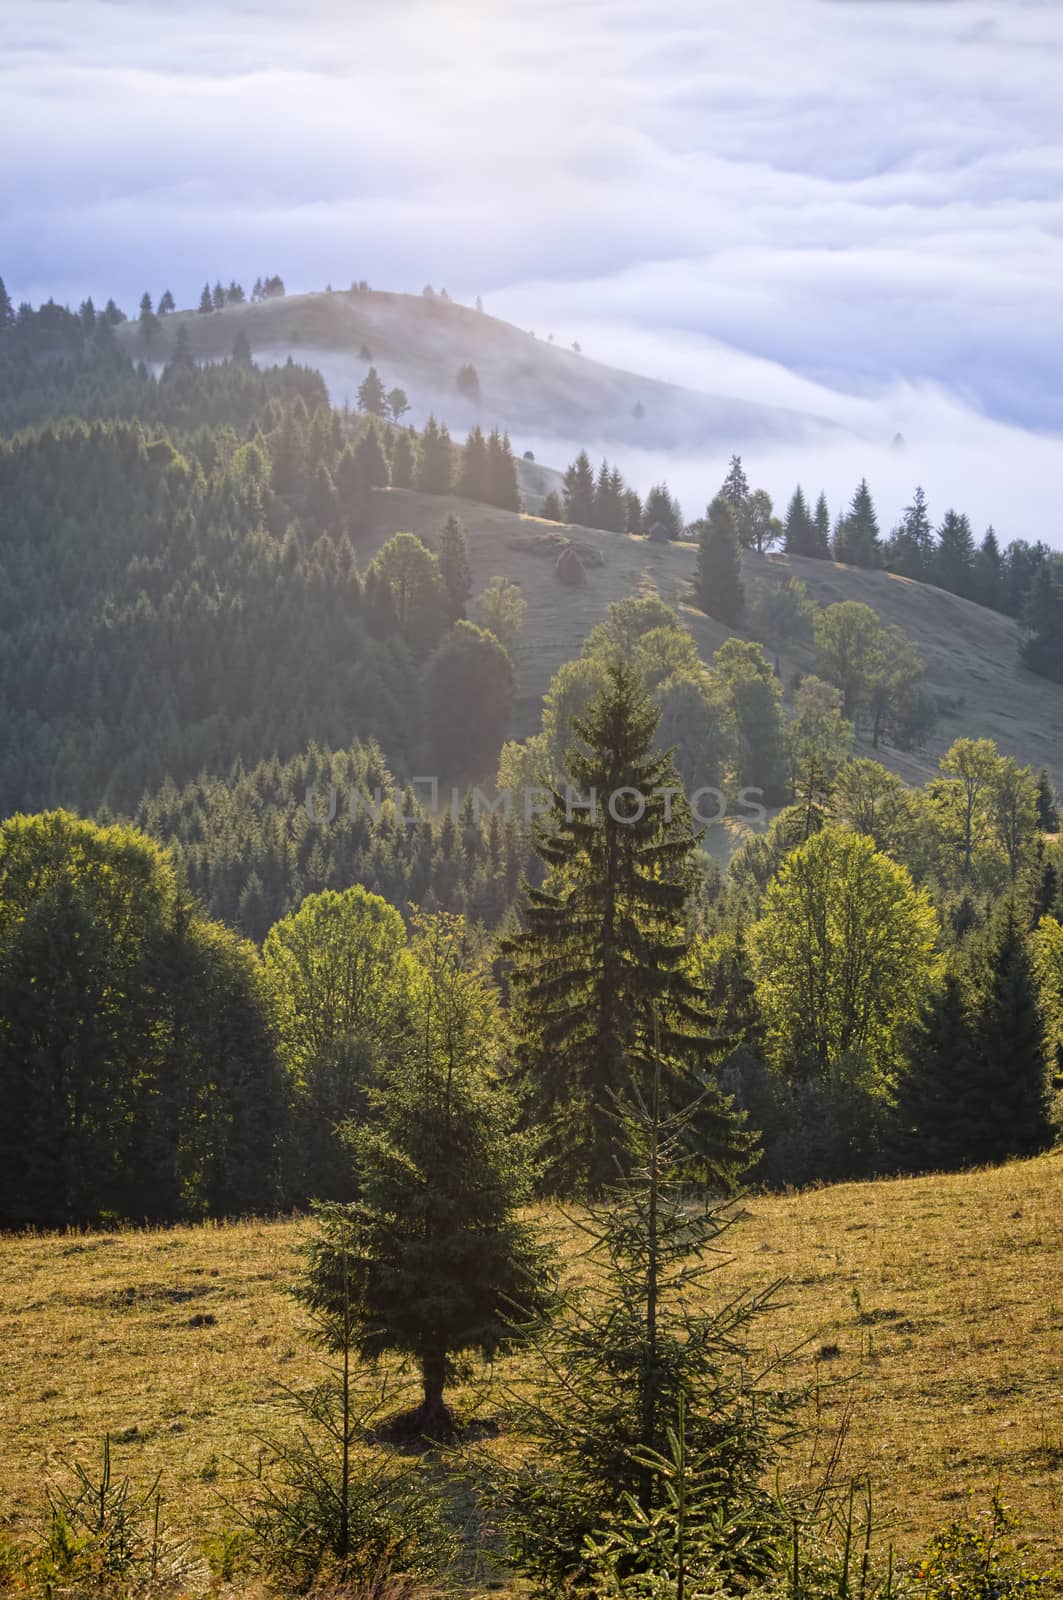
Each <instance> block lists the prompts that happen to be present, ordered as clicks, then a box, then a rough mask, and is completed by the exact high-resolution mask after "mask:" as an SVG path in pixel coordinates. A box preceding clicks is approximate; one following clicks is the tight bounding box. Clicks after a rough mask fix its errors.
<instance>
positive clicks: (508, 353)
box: [121, 290, 840, 456]
mask: <svg viewBox="0 0 1063 1600" xmlns="http://www.w3.org/2000/svg"><path fill="white" fill-rule="evenodd" d="M181 328H184V329H185V331H186V337H187V339H188V347H189V350H190V351H191V353H192V355H194V356H195V357H196V358H197V359H202V360H220V359H222V358H223V357H225V356H228V355H229V354H230V353H231V352H232V348H233V344H234V341H235V339H236V337H237V335H238V333H240V332H241V331H242V332H243V333H244V335H245V337H246V338H247V341H248V343H249V345H250V346H251V349H252V351H253V353H254V355H255V357H256V359H257V360H258V361H259V362H260V364H267V363H270V362H274V361H278V360H280V361H283V360H285V359H286V358H287V356H289V355H291V356H292V357H293V358H294V359H295V360H296V361H298V362H305V363H306V364H308V365H310V366H312V367H316V368H317V369H318V370H319V371H320V372H321V374H322V376H323V377H324V379H325V382H326V384H327V385H328V388H329V393H330V395H331V397H332V402H333V404H334V405H336V406H343V405H344V404H350V405H352V406H353V405H354V403H355V395H356V393H357V389H358V385H359V384H360V383H361V381H362V379H363V378H364V377H365V374H366V370H367V368H368V366H369V362H370V360H371V361H372V362H373V363H374V364H375V365H376V366H377V367H378V369H379V370H380V373H381V376H382V377H383V378H384V380H385V382H386V384H387V386H388V387H389V388H390V387H391V386H392V385H393V384H398V385H400V386H401V387H402V388H404V389H405V390H406V391H407V393H408V395H409V399H410V402H411V411H410V415H409V419H408V420H410V421H412V422H414V423H415V424H417V425H418V426H419V425H420V424H421V423H422V422H423V421H424V419H425V418H426V417H427V415H428V413H429V412H430V411H433V410H434V411H435V413H436V415H437V416H439V417H441V418H443V420H445V421H446V423H447V424H448V426H449V427H450V429H451V432H453V433H458V434H461V433H463V432H465V431H466V430H467V429H468V428H470V427H472V425H473V424H474V423H477V422H478V423H480V424H482V425H484V426H486V427H493V426H494V425H495V424H496V423H497V424H498V426H499V427H503V428H508V430H509V432H510V433H511V434H512V435H513V441H514V445H515V446H516V448H517V452H518V454H522V453H523V451H524V449H525V448H526V445H527V443H528V442H529V441H531V442H534V441H537V440H539V439H548V440H564V441H565V443H566V446H567V445H568V444H569V442H570V441H572V440H588V441H589V440H591V439H595V440H602V441H605V442H606V443H608V444H610V445H619V444H623V445H627V446H634V447H641V448H645V449H661V448H665V449H674V450H680V449H713V448H715V449H716V451H717V452H718V453H720V452H722V453H723V454H724V456H726V454H727V453H729V452H730V450H731V449H733V448H734V440H735V439H736V438H741V439H742V440H744V441H746V442H747V443H750V444H752V443H755V442H756V441H757V440H768V439H770V440H774V441H777V442H781V441H799V440H808V441H812V440H821V439H823V438H826V437H831V438H834V437H837V436H839V433H840V430H838V429H837V428H836V427H835V425H834V424H832V423H828V422H826V421H824V420H823V419H822V418H817V417H814V416H812V415H809V414H804V413H801V412H797V411H791V410H787V409H785V408H784V407H780V406H769V405H758V404H754V403H751V402H749V401H745V400H740V399H736V398H735V397H734V396H732V395H727V394H721V393H713V392H711V372H710V373H708V374H707V381H708V383H709V385H710V390H704V391H703V390H699V389H690V388H683V387H681V386H680V385H677V384H671V383H663V382H660V381H658V380H657V379H653V378H647V377H644V376H640V375H639V374H637V373H633V372H625V371H622V370H620V369H619V368H616V367H610V366H606V365H604V364H603V363H601V362H598V361H594V360H591V359H590V358H589V357H587V356H584V355H582V354H579V353H577V352H576V351H574V350H564V349H561V348H560V347H559V346H557V345H555V344H552V343H550V342H549V341H548V339H546V338H537V337H535V335H534V334H531V333H529V332H527V331H526V330H524V329H522V328H517V327H514V326H513V324H512V323H508V322H503V321H501V320H500V319H499V318H497V317H492V316H489V315H487V314H486V313H485V312H481V311H473V310H470V309H469V308H468V307H467V306H461V305H458V304H457V303H456V302H454V301H452V300H442V299H440V298H439V297H438V296H435V297H433V298H430V299H429V298H426V297H425V296H424V295H409V294H390V293H384V292H379V291H368V290H366V291H360V292H356V291H342V292H340V291H337V292H333V293H324V294H300V295H288V296H285V297H283V298H279V299H272V300H265V301H261V302H259V303H256V304H250V303H244V304H243V305H227V306H225V307H224V308H223V309H221V310H219V311H214V312H211V313H210V315H203V314H200V313H199V312H195V311H183V312H177V313H174V314H171V315H169V316H167V317H166V318H165V319H164V320H163V325H162V331H161V333H160V334H159V335H158V336H157V337H156V338H155V340H154V341H153V343H152V344H151V345H150V346H148V347H145V346H144V343H143V340H142V339H141V336H140V333H139V330H138V328H137V325H136V323H128V324H126V325H125V327H124V328H123V329H122V330H121V336H122V339H123V341H124V342H125V345H126V348H127V349H128V350H129V353H130V354H132V355H135V356H137V357H140V356H145V357H147V358H149V359H152V360H155V361H159V360H164V359H167V358H168V356H169V355H170V354H171V353H172V351H173V348H174V344H175V341H176V339H177V334H178V330H179V329H181ZM365 351H368V352H369V355H368V357H367V356H366V354H365V353H364V352H365ZM466 362H471V363H472V365H473V366H475V368H476V370H477V374H478V376H479V380H480V393H479V395H478V396H476V397H469V396H468V395H466V394H463V393H461V392H459V390H458V388H457V386H456V378H457V373H458V368H459V367H460V366H462V365H464V364H465V363H466Z"/></svg>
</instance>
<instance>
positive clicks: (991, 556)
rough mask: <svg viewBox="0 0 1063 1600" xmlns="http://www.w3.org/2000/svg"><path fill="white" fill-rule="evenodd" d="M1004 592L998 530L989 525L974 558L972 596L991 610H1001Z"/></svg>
mask: <svg viewBox="0 0 1063 1600" xmlns="http://www.w3.org/2000/svg"><path fill="white" fill-rule="evenodd" d="M1003 593H1004V565H1003V562H1002V560H1001V555H1000V541H999V540H998V539H997V536H996V530H995V529H994V528H992V527H989V528H987V529H986V531H985V537H984V538H983V540H982V542H981V544H980V545H979V546H978V553H977V554H976V556H975V558H974V570H973V574H972V581H971V598H972V600H977V601H978V604H979V605H980V606H988V607H989V608H990V610H991V611H999V610H1000V609H1001V604H1002V601H1003Z"/></svg>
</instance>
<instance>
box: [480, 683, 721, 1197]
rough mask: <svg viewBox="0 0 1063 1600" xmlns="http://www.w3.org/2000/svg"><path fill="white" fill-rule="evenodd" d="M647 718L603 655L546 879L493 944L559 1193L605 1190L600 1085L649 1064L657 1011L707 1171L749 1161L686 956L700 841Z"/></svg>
mask: <svg viewBox="0 0 1063 1600" xmlns="http://www.w3.org/2000/svg"><path fill="white" fill-rule="evenodd" d="M657 722H658V713H657V711H656V710H655V709H654V707H653V706H652V705H651V704H650V702H649V700H648V699H647V697H646V695H645V692H644V690H643V689H642V688H641V686H640V684H639V682H638V680H637V678H636V676H635V674H634V672H633V671H632V670H631V668H630V667H628V666H627V665H625V664H623V663H622V662H619V661H618V662H616V663H614V664H611V665H610V666H608V667H607V669H606V680H605V684H604V687H603V688H602V689H601V691H600V692H599V694H598V695H597V697H596V698H595V700H594V701H593V702H592V704H591V705H590V707H589V709H588V711H587V714H586V715H585V716H584V717H580V718H576V719H574V721H573V723H572V729H573V733H574V735H575V737H576V739H577V741H578V743H576V744H574V745H573V746H572V748H571V749H570V750H569V752H568V754H567V756H566V759H565V776H566V778H567V783H566V785H565V788H564V792H562V790H561V789H560V788H558V789H557V790H555V791H554V792H553V796H552V801H551V806H550V810H549V813H548V815H547V816H546V818H545V819H544V821H543V822H542V823H541V824H540V826H539V827H538V828H537V833H536V843H535V848H536V851H537V853H538V855H539V856H540V858H541V860H542V861H543V863H544V865H545V867H546V869H547V872H548V877H547V879H546V882H545V884H544V885H543V887H542V888H532V887H531V886H528V887H527V888H526V892H525V897H524V903H523V906H522V918H523V924H524V925H523V927H522V929H521V931H520V932H519V933H517V934H515V935H514V937H513V938H512V939H510V940H508V941H506V943H505V944H504V946H503V949H504V950H505V952H506V954H508V956H509V957H510V959H511V961H512V963H513V966H512V970H511V972H510V983H511V987H512V992H513V1009H514V1026H515V1031H516V1040H517V1049H516V1054H517V1062H518V1067H519V1071H520V1075H521V1080H522V1083H523V1086H524V1090H525V1094H526V1096H527V1100H528V1108H529V1114H530V1115H531V1117H532V1118H533V1120H534V1122H535V1124H536V1126H537V1127H538V1128H539V1129H540V1130H541V1138H542V1140H543V1143H544V1146H545V1149H546V1152H547V1154H548V1159H549V1166H548V1169H547V1179H546V1181H547V1184H548V1185H549V1187H551V1188H554V1189H560V1190H563V1191H565V1192H568V1193H572V1192H574V1191H576V1192H578V1191H580V1190H590V1191H591V1192H594V1191H598V1190H600V1189H601V1187H602V1185H603V1184H604V1183H607V1182H608V1181H609V1179H610V1177H611V1175H612V1173H613V1171H614V1169H615V1160H616V1158H617V1156H618V1155H622V1151H621V1150H618V1148H617V1145H616V1128H615V1123H614V1121H613V1118H612V1116H611V1114H610V1110H609V1106H610V1099H611V1096H612V1095H614V1094H616V1093H618V1092H620V1091H621V1090H622V1089H623V1088H624V1086H625V1084H626V1082H627V1078H628V1073H629V1071H631V1070H634V1071H635V1072H636V1073H639V1072H645V1071H646V1070H647V1068H648V1065H649V1063H650V1060H651V1038H652V1018H653V1015H654V1014H655V1015H656V1016H657V1018H658V1021H659V1027H660V1044H661V1050H662V1053H663V1062H664V1071H665V1079H666V1085H667V1090H668V1092H669V1093H670V1094H671V1093H684V1092H685V1093H687V1094H689V1092H690V1090H691V1088H692V1087H697V1088H698V1089H699V1090H701V1091H703V1098H702V1101H701V1102H700V1116H699V1127H698V1135H699V1138H700V1140H701V1150H702V1157H703V1160H704V1162H705V1165H706V1168H707V1170H709V1171H711V1172H712V1173H713V1174H714V1175H715V1176H716V1177H717V1178H718V1179H720V1180H721V1181H724V1182H726V1181H730V1179H731V1178H733V1176H734V1174H735V1173H736V1171H738V1170H740V1169H741V1167H742V1166H743V1165H744V1164H745V1163H746V1162H747V1161H748V1159H749V1151H750V1142H749V1137H748V1135H746V1134H745V1133H744V1132H743V1130H742V1129H741V1126H740V1121H739V1119H738V1118H737V1117H736V1115H735V1113H734V1112H733V1110H732V1108H731V1106H730V1103H729V1102H728V1101H727V1099H726V1097H725V1096H723V1095H722V1094H721V1093H720V1091H719V1088H718V1086H717V1084H716V1080H715V1076H714V1072H713V1067H714V1064H715V1060H716V1058H717V1056H718V1054H719V1047H718V1044H717V1043H716V1041H715V1040H714V1039H713V1036H712V1029H711V1026H710V1022H709V1018H708V1015H707V1012H706V1009H705V1006H704V1003H703V998H702V996H701V995H700V994H699V991H698V988H697V986H696V984H695V983H694V982H693V981H692V979H691V978H690V977H689V975H688V973H687V970H686V965H687V958H688V951H689V935H688V931H687V927H686V916H685V913H686V903H687V899H688V895H689V893H690V890H691V888H692V886H693V877H692V867H693V855H694V851H695V848H696V842H697V841H696V837H695V834H694V832H693V829H692V827H691V824H690V820H689V815H688V813H687V811H686V808H685V807H684V805H683V803H682V800H681V799H680V798H679V795H680V790H679V785H678V781H677V775H676V773H675V769H674V767H673V765H672V763H671V761H670V759H669V758H668V757H667V756H661V755H659V754H657V753H656V752H655V751H654V735H655V732H656V727H657ZM669 791H671V794H672V797H673V798H672V800H671V803H669V799H668V793H669ZM574 802H575V803H574ZM580 802H582V803H583V805H582V808H580V806H579V803H580Z"/></svg>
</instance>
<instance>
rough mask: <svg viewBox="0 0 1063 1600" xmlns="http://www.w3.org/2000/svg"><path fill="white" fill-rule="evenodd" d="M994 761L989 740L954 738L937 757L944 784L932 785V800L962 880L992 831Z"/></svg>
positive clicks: (968, 875)
mask: <svg viewBox="0 0 1063 1600" xmlns="http://www.w3.org/2000/svg"><path fill="white" fill-rule="evenodd" d="M998 760H999V758H998V756H997V747H996V745H995V744H994V743H993V741H992V740H991V739H957V740H956V741H955V743H954V744H952V745H950V746H949V748H948V750H946V752H945V754H944V755H943V756H942V758H941V766H940V771H941V774H942V777H943V778H944V780H945V781H944V782H943V783H939V784H938V785H937V786H936V789H935V801H936V804H937V807H938V811H939V815H940V818H941V824H942V827H943V829H944V831H945V836H946V839H947V841H948V842H949V843H950V844H951V845H952V846H953V848H954V849H955V851H956V853H957V854H958V856H959V869H960V876H961V877H962V878H964V879H967V878H970V876H971V872H972V868H973V865H974V861H975V856H976V854H977V852H978V850H979V847H980V846H981V845H982V844H983V843H984V841H985V840H986V838H987V836H989V835H990V834H991V832H992V828H993V793H994V787H995V784H996V778H997V770H998Z"/></svg>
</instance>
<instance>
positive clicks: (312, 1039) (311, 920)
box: [263, 884, 415, 1200]
mask: <svg viewBox="0 0 1063 1600" xmlns="http://www.w3.org/2000/svg"><path fill="white" fill-rule="evenodd" d="M263 960H264V963H265V969H266V977H267V981H268V982H269V984H270V986H271V989H272V992H273V994H274V996H275V1004H276V1008H277V1016H278V1023H279V1028H280V1036H281V1048H282V1053H283V1058H284V1061H285V1065H286V1067H287V1070H288V1073H289V1075H290V1078H291V1083H292V1091H293V1094H294V1097H295V1117H296V1127H295V1139H296V1149H295V1150H294V1152H293V1161H294V1164H295V1167H296V1171H295V1172H294V1173H293V1175H292V1182H293V1187H294V1188H295V1190H296V1192H297V1194H299V1195H300V1196H301V1197H303V1198H305V1197H307V1196H309V1195H314V1196H316V1197H318V1198H321V1199H331V1200H343V1199H350V1198H351V1193H352V1190H351V1177H350V1162H349V1160H348V1159H347V1157H346V1155H345V1153H344V1151H343V1149H342V1148H341V1145H340V1142H339V1140H338V1138H337V1130H338V1129H340V1128H341V1127H343V1125H344V1124H346V1123H347V1122H348V1121H350V1120H354V1121H358V1122H360V1121H362V1120H364V1118H365V1117H366V1116H367V1114H368V1109H369V1092H370V1089H371V1088H372V1086H373V1085H374V1084H375V1083H376V1082H377V1081H378V1079H379V1076H380V1073H381V1072H382V1070H383V1068H384V1065H385V1063H386V1061H387V1060H389V1059H390V1057H391V1055H392V1054H393V1052H395V1051H396V1050H398V1049H400V1048H401V1047H402V1045H403V1043H404V1041H405V1040H406V1038H407V1036H408V1032H409V1028H410V1026H411V1018H412V1012H413V993H414V986H415V985H414V978H415V969H414V967H413V965H412V962H411V960H410V957H409V955H408V954H407V951H406V931H405V928H404V927H403V922H402V918H401V916H400V915H399V913H398V912H397V911H396V910H395V908H394V907H393V906H390V905H388V903H387V901H385V900H383V899H382V898H381V897H380V896H379V895H375V894H370V893H369V892H368V891H367V890H365V889H363V888H362V886H361V884H354V885H353V886H352V887H351V888H349V889H344V890H343V891H342V892H340V893H337V892H336V891H335V890H332V889H326V890H323V891H322V892H321V893H320V894H312V895H308V896H307V897H306V899H305V900H304V901H303V903H302V905H301V906H300V907H299V909H298V910H297V911H295V912H292V913H291V914H290V915H289V916H287V917H284V918H282V919H281V921H279V922H277V923H275V924H274V926H273V927H272V928H271V929H270V931H269V933H268V935H267V937H266V941H265V945H264V947H263Z"/></svg>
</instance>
